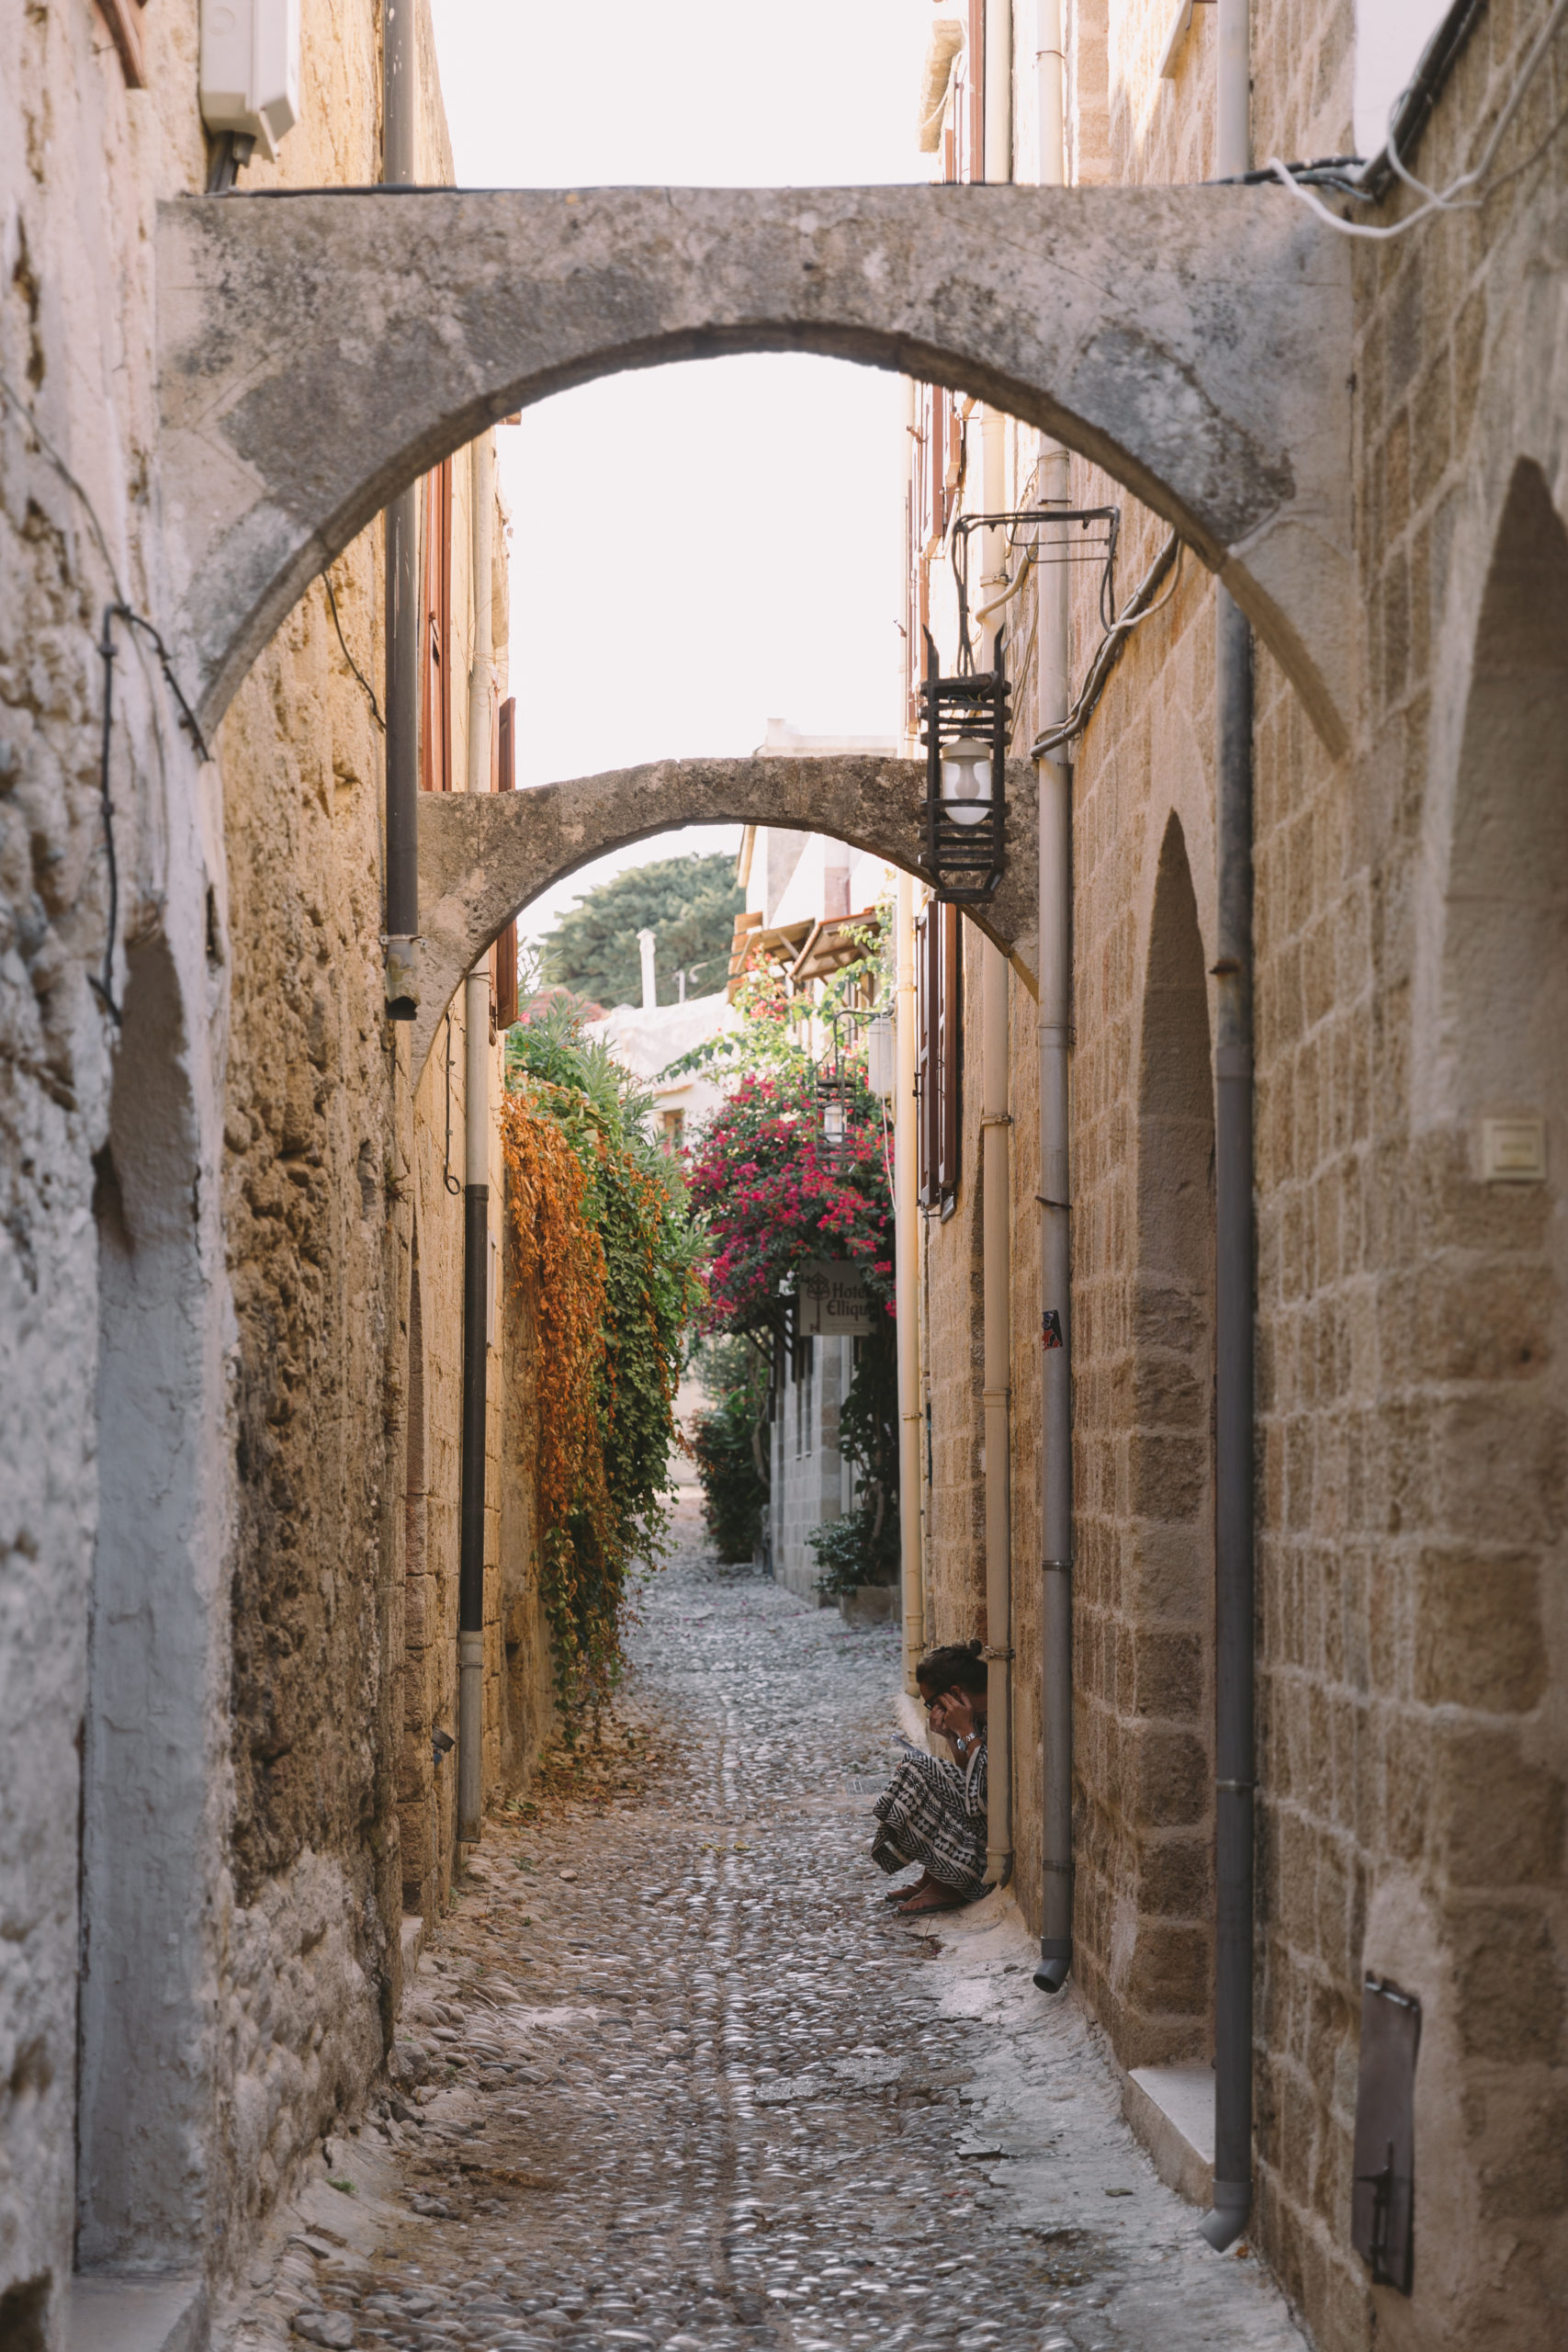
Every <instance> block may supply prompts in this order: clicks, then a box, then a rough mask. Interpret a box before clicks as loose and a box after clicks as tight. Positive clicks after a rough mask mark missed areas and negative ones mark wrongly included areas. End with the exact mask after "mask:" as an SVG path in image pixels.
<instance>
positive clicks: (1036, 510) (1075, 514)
mask: <svg viewBox="0 0 1568 2352" xmlns="http://www.w3.org/2000/svg"><path fill="white" fill-rule="evenodd" d="M1071 524H1076V525H1077V532H1078V536H1077V537H1076V538H1067V537H1061V538H1052V539H1050V540H1044V539H1043V537H1042V536H1041V535H1042V533H1043V531H1044V529H1045V528H1046V527H1047V526H1051V527H1052V528H1054V529H1055V528H1058V527H1065V526H1067V525H1071ZM1002 530H1005V531H1006V532H1007V534H1008V552H1009V554H1013V553H1016V551H1017V550H1018V549H1019V548H1022V549H1023V551H1024V553H1025V554H1026V555H1027V556H1028V558H1029V560H1030V561H1031V562H1032V563H1040V564H1045V563H1099V564H1100V627H1101V628H1111V627H1112V626H1113V624H1114V622H1115V619H1116V545H1117V541H1118V539H1119V538H1120V537H1121V532H1122V509H1121V508H1120V507H1119V506H1022V507H1019V508H1017V509H1015V510H1014V512H1013V513H1011V514H1010V515H959V517H958V518H957V520H956V521H955V522H954V524H953V586H954V587H955V589H956V590H957V592H958V645H959V654H958V659H959V665H960V667H963V666H964V664H965V662H966V657H967V653H968V646H969V534H970V532H971V531H1002Z"/></svg>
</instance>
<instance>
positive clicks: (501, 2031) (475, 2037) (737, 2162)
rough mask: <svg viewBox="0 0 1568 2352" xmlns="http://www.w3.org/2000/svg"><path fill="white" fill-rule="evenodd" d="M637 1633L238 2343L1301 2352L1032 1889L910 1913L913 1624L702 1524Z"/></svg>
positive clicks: (492, 2349) (410, 2010) (478, 1881)
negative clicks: (866, 1624) (936, 1920)
mask: <svg viewBox="0 0 1568 2352" xmlns="http://www.w3.org/2000/svg"><path fill="white" fill-rule="evenodd" d="M682 1518H683V1521H684V1525H685V1531H686V1533H687V1536H688V1540H689V1541H690V1540H691V1538H692V1536H693V1532H694V1518H691V1519H688V1518H686V1516H685V1514H684V1513H683V1514H682ZM632 1648H633V1656H634V1660H635V1669H636V1670H635V1672H634V1674H633V1676H632V1678H631V1679H630V1682H629V1684H628V1688H627V1691H626V1704H625V1706H624V1708H623V1710H622V1715H621V1720H620V1722H619V1724H618V1725H617V1727H616V1730H615V1734H614V1736H613V1737H612V1738H611V1740H610V1741H609V1743H608V1744H607V1746H606V1748H605V1749H604V1752H603V1753H602V1754H601V1755H600V1756H599V1757H598V1758H589V1759H588V1760H587V1763H586V1765H585V1766H584V1767H583V1768H581V1769H579V1770H575V1771H573V1770H554V1771H552V1772H551V1773H549V1774H548V1775H547V1776H546V1780H545V1781H544V1782H543V1783H542V1784H540V1785H537V1786H536V1789H535V1790H534V1792H532V1795H533V1798H534V1800H535V1802H534V1803H533V1804H531V1805H530V1807H529V1808H528V1810H527V1812H526V1815H525V1816H523V1817H519V1816H517V1815H502V1816H498V1817H495V1818H492V1820H491V1823H490V1825H489V1826H488V1827H487V1831H486V1837H485V1843H484V1847H483V1849H482V1854H481V1857H480V1859H479V1861H478V1863H477V1865H476V1866H475V1867H474V1868H473V1870H472V1871H470V1873H469V1875H468V1881H467V1882H466V1887H465V1892H464V1894H463V1896H462V1898H461V1900H460V1902H459V1903H458V1905H457V1908H456V1910H455V1912H454V1915H453V1917H451V1918H450V1919H449V1920H448V1921H447V1922H446V1925H445V1926H444V1928H443V1929H442V1932H441V1935H440V1937H439V1939H437V1941H436V1943H435V1945H434V1949H433V1950H431V1951H427V1952H426V1954H425V1956H424V1958H423V1961H422V1962H421V1965H420V1969H419V1973H418V1976H417V1979H416V1981H415V1983H414V1984H413V1985H411V1986H410V1988H409V1993H408V1996H407V1999H406V2002H405V2006H404V2012H403V2018H402V2022H401V2027H400V2045H399V2051H398V2052H396V2053H394V2060H395V2065H394V2071H395V2072H396V2071H397V2069H398V2067H399V2065H400V2067H401V2082H400V2090H399V2094H398V2096H397V2098H396V2099H395V2100H394V2101H393V2102H392V2103H391V2104H390V2105H387V2106H384V2107H383V2109H382V2111H381V2114H380V2118H379V2120H378V2121H376V2122H373V2123H369V2124H367V2127H366V2129H365V2130H364V2131H362V2132H360V2133H357V2134H355V2135H353V2136H346V2135H345V2136H344V2138H342V2139H336V2140H333V2141H331V2142H329V2143H328V2144H327V2148H326V2152H325V2157H324V2166H323V2168H322V2169H321V2172H320V2175H319V2177H317V2178H316V2179H314V2180H312V2181H311V2182H310V2185H309V2186H308V2188H307V2189H306V2191H305V2193H304V2194H303V2196H302V2197H301V2198H299V2199H297V2200H296V2204H295V2207H294V2218H293V2222H292V2223H291V2226H292V2227H293V2228H294V2235H293V2236H291V2237H290V2238H289V2239H288V2242H287V2244H284V2243H283V2242H282V2240H281V2238H280V2239H279V2241H278V2243H277V2246H276V2251H275V2253H274V2254H272V2255H270V2256H266V2257H265V2259H264V2260H263V2261H262V2262H261V2263H260V2264H259V2265H258V2266H256V2267H254V2270H253V2274H252V2281H251V2284H252V2288H253V2290H254V2293H253V2297H252V2300H251V2301H250V2303H249V2305H248V2307H247V2308H246V2309H245V2310H244V2311H243V2312H240V2311H235V2312H231V2315H230V2318H229V2323H228V2324H227V2325H226V2326H225V2327H224V2328H223V2329H222V2331H221V2340H222V2341H223V2342H224V2343H226V2344H228V2345H230V2346H233V2347H234V2352H259V2347H263V2346H276V2345H278V2344H280V2343H282V2342H285V2341H288V2337H289V2332H290V2330H291V2329H292V2331H293V2341H294V2343H295V2344H296V2345H298V2343H299V2340H300V2339H301V2338H303V2339H304V2340H305V2341H306V2342H313V2343H317V2344H321V2345H329V2346H351V2345H364V2346H370V2345H387V2346H410V2347H412V2346H444V2345H454V2346H478V2347H481V2352H534V2347H536V2346H560V2347H565V2348H566V2352H572V2347H579V2346H581V2347H592V2352H600V2347H604V2352H610V2347H613V2346H626V2347H629V2348H630V2352H637V2347H644V2346H658V2347H668V2352H731V2347H736V2348H737V2352H738V2347H740V2346H748V2347H750V2346H757V2347H761V2346H771V2347H781V2352H782V2348H783V2347H789V2352H840V2347H843V2346H862V2345H865V2346H897V2345H908V2346H911V2347H915V2346H919V2347H928V2346H929V2347H932V2352H950V2347H951V2352H980V2347H982V2346H998V2347H1012V2346H1020V2347H1027V2352H1156V2347H1157V2352H1303V2338H1302V2337H1301V2336H1300V2335H1298V2334H1297V2332H1296V2330H1295V2329H1294V2327H1293V2326H1292V2324H1291V2323H1290V2320H1289V2318H1288V2316H1287V2313H1286V2312H1285V2308H1284V2305H1283V2303H1282V2301H1281V2300H1280V2297H1279V2296H1278V2294H1277V2292H1276V2291H1275V2290H1274V2289H1273V2287H1272V2285H1271V2283H1270V2282H1269V2280H1268V2278H1266V2277H1264V2276H1263V2275H1261V2274H1260V2272H1259V2268H1258V2264H1257V2263H1256V2262H1255V2261H1253V2260H1251V2259H1250V2258H1247V2256H1245V2255H1244V2256H1242V2258H1240V2259H1237V2258H1236V2256H1234V2255H1233V2256H1226V2257H1221V2256H1216V2255H1214V2254H1213V2253H1211V2252H1210V2250H1209V2249H1208V2247H1207V2246H1205V2245H1202V2243H1201V2241H1200V2240H1199V2239H1198V2237H1197V2234H1196V2228H1195V2224H1196V2220H1197V2216H1196V2214H1195V2213H1194V2212H1193V2211H1192V2210H1191V2209H1190V2207H1188V2206H1185V2205H1183V2204H1182V2203H1181V2202H1180V2201H1179V2199H1177V2198H1176V2197H1175V2196H1174V2194H1173V2193H1172V2192H1171V2191H1170V2190H1168V2189H1167V2188H1164V2187H1163V2186H1162V2185H1161V2184H1160V2183H1159V2182H1158V2181H1157V2180H1156V2178H1155V2177H1154V2174H1153V2172H1152V2171H1151V2169H1150V2167H1149V2165H1148V2164H1147V2162H1146V2160H1145V2157H1144V2156H1143V2155H1142V2154H1141V2152H1140V2151H1139V2150H1138V2149H1137V2147H1136V2146H1135V2144H1134V2141H1133V2139H1132V2137H1131V2135H1130V2133H1129V2132H1128V2131H1127V2129H1126V2126H1125V2125H1124V2124H1123V2123H1122V2120H1121V2119H1120V2115H1119V2112H1118V2104H1117V2092H1116V2086H1115V2080H1114V2075H1113V2071H1112V2069H1111V2064H1110V2062H1109V2060H1108V2058H1107V2057H1106V2055H1105V2053H1104V2049H1103V2045H1102V2043H1101V2041H1100V2038H1099V2036H1098V2035H1097V2034H1096V2033H1095V2031H1094V2030H1092V2029H1091V2028H1090V2027H1089V2026H1088V2025H1087V2023H1086V2021H1085V2019H1084V2018H1083V2014H1082V2012H1081V2010H1080V2009H1078V2008H1077V2007H1076V2006H1074V2004H1073V2002H1072V1998H1071V1996H1070V1995H1069V1996H1067V1997H1066V1999H1064V2000H1062V2001H1058V2002H1056V2003H1051V2002H1049V2001H1048V2000H1046V1999H1045V1997H1044V1996H1042V1995H1041V1994H1040V1993H1038V1992H1037V1991H1036V1990H1035V1989H1034V1986H1033V1985H1032V1982H1031V1963H1032V1948H1031V1946H1030V1944H1029V1942H1028V1939H1027V1938H1026V1937H1025V1935H1024V1932H1023V1929H1022V1928H1021V1924H1020V1921H1019V1918H1018V1915H1017V1912H1016V1910H1015V1909H1014V1908H1013V1906H1012V1905H1011V1904H1010V1902H1009V1900H1008V1899H1007V1898H1006V1897H1004V1896H992V1897H989V1898H987V1902H986V1903H985V1904H984V1905H978V1906H976V1909H975V1910H973V1911H970V1912H966V1913H962V1914H959V1915H956V1917H949V1918H947V1919H944V1920H943V1921H942V1922H941V1923H940V1926H941V1932H940V1933H931V1932H926V1933H923V1934H922V1933H919V1932H917V1931H916V1929H915V1928H913V1927H912V1926H910V1925H906V1924H904V1923H902V1922H899V1921H897V1920H896V1919H895V1918H894V1917H892V1915H891V1913H890V1912H889V1910H888V1908H887V1906H886V1904H885V1903H884V1902H883V1900H882V1897H883V1896H884V1894H886V1890H887V1881H886V1879H885V1878H883V1876H882V1875H881V1873H880V1872H879V1871H877V1870H875V1869H874V1866H873V1865H872V1864H871V1862H870V1860H868V1858H867V1848H868V1844H869V1834H870V1818H869V1808H870V1804H871V1802H872V1798H873V1795H874V1792H875V1791H876V1790H877V1789H878V1788H879V1787H880V1786H881V1785H882V1782H883V1781H884V1780H885V1778H886V1772H887V1770H888V1769H889V1767H890V1764H891V1762H892V1761H893V1758H894V1737H895V1723H894V1713H893V1707H894V1693H895V1691H897V1684H898V1674H899V1648H898V1636H897V1632H896V1630H893V1631H890V1630H886V1629H883V1628H865V1629H854V1630H851V1629H849V1628H846V1627H845V1626H844V1625H842V1624H841V1623H840V1620H839V1617H838V1616H837V1614H836V1613H835V1612H831V1611H818V1610H814V1609H810V1608H808V1607H807V1606H806V1605H805V1604H804V1603H802V1602H801V1601H799V1600H795V1599H794V1598H793V1597H792V1596H791V1595H789V1594H788V1593H786V1592H784V1591H783V1590H781V1589H779V1588H778V1587H776V1586H775V1585H773V1584H771V1583H769V1582H766V1581H764V1580H763V1579H761V1578H760V1577H756V1576H754V1575H753V1574H752V1573H751V1572H750V1570H736V1571H728V1570H722V1569H719V1568H717V1567H716V1566H714V1565H713V1563H712V1561H711V1559H709V1558H706V1557H705V1555H703V1554H702V1553H701V1552H700V1551H698V1550H696V1549H695V1548H688V1549H686V1550H684V1551H682V1553H681V1554H679V1555H678V1556H677V1558H676V1559H675V1561H674V1563H673V1564H672V1566H671V1567H670V1568H669V1569H668V1570H667V1571H666V1572H665V1573H664V1574H662V1575H661V1576H660V1577H659V1578H658V1579H657V1580H656V1581H655V1583H654V1584H653V1585H652V1587H651V1588H650V1589H649V1595H648V1600H647V1608H646V1614H645V1619H644V1623H643V1624H642V1625H641V1626H640V1628H639V1629H638V1631H637V1634H636V1636H635V1638H634V1641H633V1645H632ZM416 2077H417V2081H416V2079H415V2078H416ZM334 2182H336V2183H339V2184H341V2185H340V2186H336V2187H334V2186H333V2183H334Z"/></svg>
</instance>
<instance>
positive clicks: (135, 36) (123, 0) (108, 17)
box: [98, 0, 147, 90]
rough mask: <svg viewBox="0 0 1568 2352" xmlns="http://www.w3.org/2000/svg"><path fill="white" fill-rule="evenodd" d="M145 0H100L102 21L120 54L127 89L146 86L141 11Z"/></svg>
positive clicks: (120, 67) (121, 69)
mask: <svg viewBox="0 0 1568 2352" xmlns="http://www.w3.org/2000/svg"><path fill="white" fill-rule="evenodd" d="M98 6H99V9H100V10H101V12H102V15H103V19H104V22H105V24H106V25H107V27H108V28H109V31H110V32H111V33H112V34H113V36H114V45H115V47H116V49H118V51H119V70H120V72H121V73H122V74H124V76H125V86H126V88H127V89H128V90H144V89H145V88H146V87H147V64H146V60H145V58H144V57H143V56H142V53H141V11H142V9H143V7H144V6H146V0H98Z"/></svg>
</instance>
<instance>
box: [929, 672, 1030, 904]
mask: <svg viewBox="0 0 1568 2352" xmlns="http://www.w3.org/2000/svg"><path fill="white" fill-rule="evenodd" d="M925 639H926V674H925V681H924V684H922V685H921V687H920V707H921V729H920V738H921V741H922V742H923V743H924V744H925V747H926V854H925V862H924V876H925V879H926V881H927V882H929V883H930V884H931V888H932V889H933V891H934V892H935V894H936V896H937V898H938V899H941V900H942V902H943V903H944V904H945V905H952V906H966V905H974V904H976V902H978V901H980V900H983V899H988V898H990V897H992V896H993V895H994V893H995V891H996V888H997V885H998V883H999V882H1000V880H1001V878H1002V873H1003V870H1004V867H1005V865H1006V863H1007V853H1006V847H1005V832H1006V823H1007V758H1008V729H1009V714H1008V696H1009V691H1010V689H1009V686H1008V682H1007V673H1006V668H1005V666H1004V662H1003V657H1002V641H1001V639H1000V637H999V636H998V639H997V651H996V665H997V666H996V668H995V669H994V670H970V671H966V672H964V673H963V674H961V675H960V676H958V677H956V678H944V677H943V676H942V674H941V664H940V662H939V660H938V656H937V650H936V644H935V640H934V639H933V638H932V636H931V631H930V629H927V631H926V632H925Z"/></svg>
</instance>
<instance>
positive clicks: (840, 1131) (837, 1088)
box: [817, 1012, 855, 1169]
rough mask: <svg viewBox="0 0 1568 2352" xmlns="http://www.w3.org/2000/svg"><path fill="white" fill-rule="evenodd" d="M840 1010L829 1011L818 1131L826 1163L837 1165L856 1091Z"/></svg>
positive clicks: (821, 1066) (819, 1067) (819, 1078)
mask: <svg viewBox="0 0 1568 2352" xmlns="http://www.w3.org/2000/svg"><path fill="white" fill-rule="evenodd" d="M844 1019H845V1015H844V1014H843V1013H841V1012H831V1013H829V1015H828V1030H829V1035H830V1037H831V1039H832V1043H831V1044H830V1046H829V1048H828V1050H827V1052H826V1053H825V1054H824V1055H823V1057H822V1058H821V1060H820V1061H819V1062H818V1065H817V1132H818V1136H819V1138H820V1140H821V1144H822V1152H823V1158H824V1159H825V1160H826V1162H827V1165H828V1166H829V1168H832V1169H838V1168H839V1167H840V1166H841V1164H842V1160H843V1153H844V1145H845V1142H846V1141H847V1139H848V1136H849V1132H850V1098H851V1096H852V1094H853V1092H854V1091H855V1080H854V1074H853V1072H852V1070H851V1069H850V1068H849V1067H848V1065H847V1064H846V1062H845V1060H844V1050H843V1043H842V1040H841V1038H840V1035H839V1030H840V1023H841V1022H842V1021H843V1020H844Z"/></svg>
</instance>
